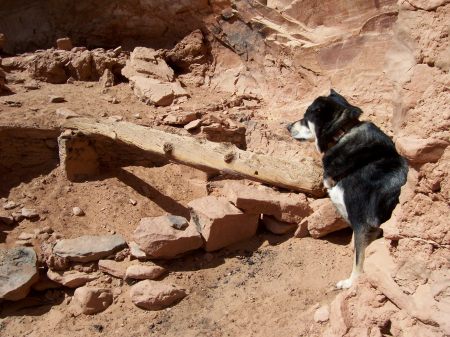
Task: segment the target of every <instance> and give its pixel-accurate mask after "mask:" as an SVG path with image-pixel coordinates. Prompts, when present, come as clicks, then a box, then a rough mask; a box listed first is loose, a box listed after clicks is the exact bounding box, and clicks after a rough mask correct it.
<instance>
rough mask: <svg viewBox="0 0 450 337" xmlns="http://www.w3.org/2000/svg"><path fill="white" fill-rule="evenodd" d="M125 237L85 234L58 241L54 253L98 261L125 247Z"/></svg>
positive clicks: (71, 257) (78, 260)
mask: <svg viewBox="0 0 450 337" xmlns="http://www.w3.org/2000/svg"><path fill="white" fill-rule="evenodd" d="M126 245H127V244H126V242H125V240H124V239H123V237H122V236H121V235H118V234H114V235H83V236H80V237H78V238H75V239H64V240H60V241H58V242H57V243H56V245H55V247H53V253H54V254H56V255H58V256H61V257H66V258H68V259H69V260H71V261H74V262H89V261H97V260H100V259H101V258H103V257H106V256H108V255H111V254H112V253H114V252H116V251H118V250H120V249H121V248H123V247H125V246H126Z"/></svg>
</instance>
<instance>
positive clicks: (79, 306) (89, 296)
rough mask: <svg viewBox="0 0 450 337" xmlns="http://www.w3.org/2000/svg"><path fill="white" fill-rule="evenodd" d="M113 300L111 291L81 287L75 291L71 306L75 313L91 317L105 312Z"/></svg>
mask: <svg viewBox="0 0 450 337" xmlns="http://www.w3.org/2000/svg"><path fill="white" fill-rule="evenodd" d="M113 299H114V298H113V293H112V291H111V289H106V288H96V287H81V288H78V289H76V290H75V292H74V294H73V299H72V301H71V302H72V304H71V305H72V306H73V307H74V308H75V311H76V312H77V313H83V314H85V315H93V314H97V313H99V312H102V311H104V310H106V308H108V307H109V306H110V305H111V304H112V303H113Z"/></svg>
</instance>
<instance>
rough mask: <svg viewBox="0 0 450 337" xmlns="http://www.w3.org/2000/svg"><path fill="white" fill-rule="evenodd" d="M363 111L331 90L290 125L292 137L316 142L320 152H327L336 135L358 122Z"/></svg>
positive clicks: (317, 99)
mask: <svg viewBox="0 0 450 337" xmlns="http://www.w3.org/2000/svg"><path fill="white" fill-rule="evenodd" d="M361 113H362V110H361V109H360V108H358V107H356V106H353V105H351V104H350V103H348V102H347V100H346V99H345V98H344V97H343V96H341V95H339V94H338V93H337V92H336V91H334V90H333V89H331V91H330V94H329V95H328V96H319V97H318V98H316V99H315V100H314V102H313V103H312V104H311V105H310V106H309V107H308V109H306V112H305V115H304V116H303V118H302V119H300V120H299V121H297V122H294V123H291V124H288V126H287V128H288V130H289V132H290V133H291V136H292V137H294V138H295V139H298V140H315V142H316V146H317V149H318V151H319V152H325V151H326V149H327V146H328V144H329V142H330V141H331V140H332V139H333V137H334V135H335V134H336V133H337V132H338V131H339V130H340V129H341V128H343V127H344V126H345V125H347V124H348V123H351V122H352V121H357V120H358V117H359V116H360V115H361Z"/></svg>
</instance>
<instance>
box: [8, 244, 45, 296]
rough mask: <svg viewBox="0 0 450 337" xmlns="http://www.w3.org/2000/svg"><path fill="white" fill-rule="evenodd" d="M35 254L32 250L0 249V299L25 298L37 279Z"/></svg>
mask: <svg viewBox="0 0 450 337" xmlns="http://www.w3.org/2000/svg"><path fill="white" fill-rule="evenodd" d="M36 261H37V259H36V253H35V252H34V250H33V249H32V248H25V247H18V248H12V249H0V280H1V282H0V299H5V300H10V301H17V300H20V299H22V298H25V297H26V296H27V295H28V292H29V291H30V287H31V286H32V284H33V283H35V282H37V281H38V279H39V275H38V271H37V268H36Z"/></svg>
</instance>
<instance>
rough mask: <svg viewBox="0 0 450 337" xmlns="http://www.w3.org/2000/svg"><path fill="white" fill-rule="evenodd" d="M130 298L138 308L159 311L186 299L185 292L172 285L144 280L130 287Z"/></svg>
mask: <svg viewBox="0 0 450 337" xmlns="http://www.w3.org/2000/svg"><path fill="white" fill-rule="evenodd" d="M130 296H131V300H132V301H133V303H134V304H135V305H136V306H138V307H139V308H142V309H146V310H161V309H164V308H166V307H168V306H170V305H172V304H174V303H175V302H177V301H179V300H181V299H183V298H184V297H186V291H185V290H184V289H182V288H179V287H177V286H176V285H174V284H166V283H161V282H158V281H150V280H145V281H140V282H138V283H136V284H135V285H133V286H132V287H131V291H130Z"/></svg>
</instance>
